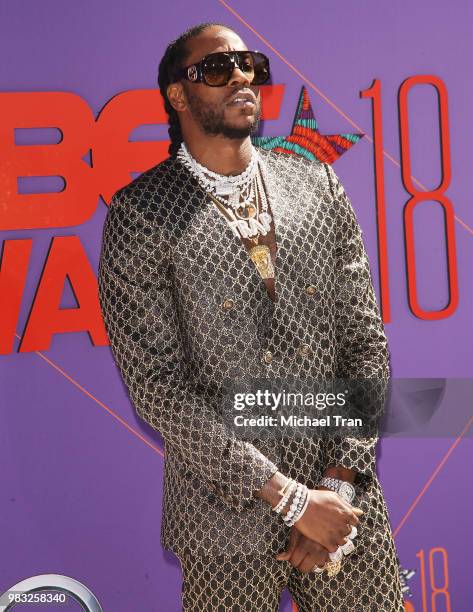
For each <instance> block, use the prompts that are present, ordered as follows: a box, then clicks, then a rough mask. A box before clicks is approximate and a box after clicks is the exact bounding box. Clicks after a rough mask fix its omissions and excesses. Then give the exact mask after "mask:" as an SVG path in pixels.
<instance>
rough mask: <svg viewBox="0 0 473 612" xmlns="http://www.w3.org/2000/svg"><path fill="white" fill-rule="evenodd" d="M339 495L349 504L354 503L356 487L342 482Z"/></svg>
mask: <svg viewBox="0 0 473 612" xmlns="http://www.w3.org/2000/svg"><path fill="white" fill-rule="evenodd" d="M338 494H339V495H340V497H343V499H344V500H345V501H347V502H350V503H351V502H352V501H353V500H354V499H355V487H354V486H353V485H352V484H350V483H349V482H342V483H341V484H340V487H339V489H338Z"/></svg>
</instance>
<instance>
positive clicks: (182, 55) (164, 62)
mask: <svg viewBox="0 0 473 612" xmlns="http://www.w3.org/2000/svg"><path fill="white" fill-rule="evenodd" d="M212 26H220V27H222V28H226V29H227V30H231V31H233V30H232V28H229V27H228V26H226V25H224V24H222V23H209V22H205V23H199V24H198V25H196V26H193V27H191V28H189V29H188V30H186V31H185V32H184V33H183V34H181V35H180V36H179V38H176V40H173V41H172V42H171V43H169V45H168V46H167V48H166V51H165V52H164V55H163V57H162V58H161V61H160V62H159V70H158V85H159V91H160V92H161V95H162V97H163V100H164V109H165V111H166V113H167V114H168V122H169V129H168V133H169V138H170V139H171V144H170V145H169V149H168V152H169V155H170V156H171V157H174V156H175V155H176V153H177V152H178V150H179V147H180V145H181V142H182V141H183V138H182V132H181V125H180V123H179V116H178V113H177V112H176V111H175V110H174V108H173V107H172V106H171V103H170V102H169V99H168V96H167V88H168V85H170V84H171V83H174V82H175V79H174V74H175V72H176V70H178V69H179V68H182V67H183V66H184V62H185V60H186V58H187V57H188V56H189V50H188V49H187V42H188V41H189V40H191V39H192V38H195V37H196V36H198V35H199V34H200V33H201V32H203V31H204V30H206V29H207V28H210V27H212Z"/></svg>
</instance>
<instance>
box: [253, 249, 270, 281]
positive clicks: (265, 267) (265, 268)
mask: <svg viewBox="0 0 473 612" xmlns="http://www.w3.org/2000/svg"><path fill="white" fill-rule="evenodd" d="M249 253H250V257H251V261H252V262H253V263H254V264H255V266H256V268H257V270H258V272H259V273H260V275H261V277H262V278H273V277H274V266H273V262H272V261H271V251H270V250H269V246H268V245H266V244H257V245H256V246H254V247H251V249H250V251H249Z"/></svg>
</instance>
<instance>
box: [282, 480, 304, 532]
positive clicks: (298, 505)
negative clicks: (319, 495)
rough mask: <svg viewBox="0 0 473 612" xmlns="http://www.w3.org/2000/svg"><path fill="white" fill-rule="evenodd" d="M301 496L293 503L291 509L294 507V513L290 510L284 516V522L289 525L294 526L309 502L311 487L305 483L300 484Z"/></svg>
mask: <svg viewBox="0 0 473 612" xmlns="http://www.w3.org/2000/svg"><path fill="white" fill-rule="evenodd" d="M299 491H300V496H299V498H298V499H297V500H295V501H294V502H293V504H292V505H291V510H292V509H293V508H294V506H295V508H294V510H293V512H292V514H290V513H289V512H288V513H287V514H286V516H284V517H283V520H284V522H285V523H286V525H287V526H288V527H292V526H293V525H294V524H295V523H296V522H297V521H298V520H299V519H300V518H301V516H302V514H303V512H305V511H306V509H307V506H308V502H309V489H308V488H307V487H306V486H305V485H300V489H299Z"/></svg>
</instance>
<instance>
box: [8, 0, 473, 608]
mask: <svg viewBox="0 0 473 612" xmlns="http://www.w3.org/2000/svg"><path fill="white" fill-rule="evenodd" d="M230 5H231V8H233V9H234V10H235V11H237V13H238V14H239V15H240V16H241V17H242V19H244V20H245V21H246V23H247V25H245V23H243V22H242V21H240V20H239V19H238V17H237V16H236V15H235V14H233V13H232V12H231V11H230V10H229V7H228V6H227V5H225V4H224V3H223V2H220V1H218V0H202V1H200V2H199V1H193V2H190V1H189V2H186V1H183V0H174V1H173V2H172V3H171V4H169V3H164V2H162V3H160V2H156V1H154V0H141V2H139V3H137V2H134V1H133V0H118V1H117V0H113V1H112V0H101V1H100V2H91V1H90V0H82V2H80V3H72V2H67V3H66V2H61V1H59V0H43V1H42V2H36V1H35V0H17V1H16V2H14V3H6V2H3V3H2V4H1V7H0V50H1V57H2V62H1V63H0V89H1V91H2V92H12V91H68V92H74V93H76V94H79V95H80V96H81V97H82V98H84V99H85V100H86V101H87V103H88V104H89V105H90V106H91V108H92V109H93V110H94V113H95V114H97V113H98V112H99V110H100V109H101V108H102V107H103V105H104V104H105V103H106V102H107V101H108V100H109V99H110V98H112V97H113V96H114V95H116V94H117V93H119V92H122V91H124V90H128V89H147V88H152V87H154V85H155V76H156V69H157V64H158V61H159V58H160V57H161V55H162V53H163V50H164V48H165V46H166V44H167V43H168V42H169V41H170V40H171V38H174V37H176V36H177V35H178V34H179V33H180V32H181V31H183V30H184V29H185V28H187V27H188V26H190V25H192V24H194V23H196V22H201V21H207V20H211V21H217V22H223V23H227V24H228V25H230V26H231V27H233V28H235V29H236V30H237V31H239V32H240V33H241V35H242V37H243V38H244V40H245V41H246V42H247V44H248V46H249V47H250V48H251V47H253V48H258V49H261V50H262V51H263V52H266V53H267V54H268V55H269V56H270V58H271V61H272V68H273V77H274V78H273V80H274V83H283V84H285V85H286V91H285V96H284V100H283V104H282V107H281V114H280V117H279V119H278V120H277V121H272V122H267V124H266V125H265V126H264V134H265V135H280V134H288V133H289V131H290V128H291V124H292V120H293V116H294V112H295V108H296V103H297V99H298V95H299V92H300V88H301V86H302V85H303V84H304V83H305V85H306V86H307V88H308V91H309V95H310V97H311V101H312V105H313V107H314V110H315V114H316V118H317V120H318V123H319V127H320V131H321V132H322V133H326V134H336V133H346V132H353V131H357V130H356V129H354V128H353V126H352V125H350V123H349V121H348V120H347V117H349V118H351V120H353V121H354V122H356V123H357V124H358V125H359V126H361V128H362V130H363V131H364V132H365V133H366V134H369V135H372V121H371V103H370V101H369V100H364V99H361V98H360V97H359V92H360V90H363V89H366V88H368V87H369V86H370V85H371V83H372V81H373V79H375V78H377V79H380V80H381V82H382V88H383V97H382V101H383V127H384V148H385V150H386V151H387V152H388V153H389V154H390V155H391V156H392V160H394V161H392V160H391V159H388V158H386V157H385V159H384V163H385V181H386V202H387V224H388V249H389V264H390V288H391V308H392V321H391V322H390V323H388V324H387V325H386V331H387V334H388V337H389V341H390V349H391V353H392V365H393V374H394V375H395V376H397V377H401V376H403V377H453V378H461V377H464V378H471V377H472V364H473V348H472V336H473V334H472V332H471V307H472V304H473V290H472V283H471V264H470V262H471V258H472V256H473V230H472V229H471V228H472V227H473V213H472V209H471V203H470V199H471V198H470V196H469V195H468V194H469V193H470V183H469V178H470V172H471V169H470V167H469V162H470V158H471V153H470V142H471V138H472V136H473V134H472V127H471V108H473V85H472V82H471V77H470V73H471V57H472V56H473V41H472V37H471V23H473V5H472V4H471V3H470V2H468V1H467V0H458V1H457V2H456V3H454V4H452V5H450V6H448V8H447V6H446V4H445V2H439V1H438V0H435V1H432V0H418V2H416V3H415V6H414V5H413V3H412V2H406V1H404V0H402V1H399V2H396V3H387V2H379V1H378V0H365V1H364V2H361V3H360V2H338V3H328V2H322V1H320V0H316V1H313V0H312V1H310V0H301V1H299V2H283V1H281V0H273V2H271V3H269V2H261V1H260V2H255V0H252V1H250V0H231V1H230ZM257 33H259V35H260V36H262V37H264V39H265V40H266V41H267V42H268V43H269V44H270V45H271V46H272V47H273V49H271V48H269V47H268V45H267V44H266V43H265V42H264V41H263V40H261V39H260V38H259V37H258V34H257ZM274 50H277V52H279V54H280V56H278V55H276V53H275V51H274ZM283 58H284V59H285V60H286V61H284V59H283ZM297 71H298V73H299V74H298V73H297ZM417 74H433V75H436V76H437V77H439V78H441V79H442V80H443V81H444V83H445V84H446V87H447V89H448V93H449V119H450V136H451V152H452V182H451V185H450V187H449V188H448V191H447V194H448V196H449V197H450V199H451V201H452V202H453V205H454V208H455V214H456V217H457V220H456V222H455V234H456V245H457V258H458V274H459V281H458V282H459V289H460V301H459V305H458V308H457V309H456V311H455V312H454V313H453V315H452V316H450V317H449V318H447V319H444V320H439V321H424V320H420V319H418V318H417V317H415V316H414V315H413V314H412V312H411V311H410V309H409V307H408V302H407V281H406V266H405V254H404V237H403V225H402V211H403V206H404V204H405V202H406V201H407V199H408V195H407V193H406V192H405V190H404V189H403V187H402V182H401V172H400V168H399V166H398V164H397V163H395V161H396V160H397V161H399V160H400V145H399V128H398V111H397V93H398V89H399V87H400V85H401V83H402V81H403V80H405V79H406V78H407V77H409V76H412V75H417ZM304 78H305V79H307V81H304ZM335 106H336V107H338V109H339V110H337V108H335ZM409 109H410V134H411V150H412V160H413V162H412V164H413V165H412V172H413V175H414V176H415V177H416V178H417V179H419V180H420V181H421V182H422V183H423V184H425V185H435V184H437V183H438V182H439V177H440V169H439V136H438V116H437V99H436V94H435V91H434V90H433V89H432V88H430V87H427V86H424V87H418V88H417V89H416V90H415V91H413V92H412V93H411V95H410V97H409ZM340 111H343V113H345V115H346V116H343V115H342V114H341V112H340ZM0 121H1V119H0ZM31 138H33V136H32V137H31ZM30 142H33V140H31V141H30ZM334 167H335V170H336V172H337V173H338V174H339V176H340V177H341V179H342V182H343V183H344V185H345V187H346V190H347V192H348V194H349V195H350V197H351V200H352V202H353V206H354V208H355V210H356V212H357V215H358V218H359V221H360V223H361V226H362V228H363V231H364V236H365V242H366V245H367V249H368V252H369V256H370V260H371V263H372V270H373V275H374V280H375V285H376V289H377V294H378V297H379V295H380V293H379V277H378V273H377V270H378V268H377V261H378V259H377V242H376V214H375V210H376V209H375V196H374V168H373V145H372V144H371V143H370V142H369V140H368V139H366V138H365V139H362V141H361V142H360V143H358V144H357V145H355V146H354V147H353V148H352V149H351V150H350V151H349V152H348V153H346V154H345V155H344V156H343V157H342V158H341V159H340V160H339V161H337V162H336V163H335V166H334ZM0 202H1V196H0ZM440 210H441V209H440V208H438V205H435V204H431V205H426V206H425V207H423V208H422V210H421V209H419V210H418V211H417V212H416V215H415V220H416V230H417V231H416V253H417V270H418V287H419V291H420V295H421V296H422V297H421V303H422V305H423V307H425V308H428V309H434V308H435V309H440V308H442V307H443V305H444V304H445V303H446V301H447V297H448V293H447V283H446V274H445V249H444V233H445V232H444V229H443V225H442V224H443V215H442V214H441V211H440ZM105 214H106V206H105V205H104V204H103V202H100V203H99V206H98V207H97V210H96V212H95V214H94V216H93V217H92V218H91V219H90V220H89V221H88V222H87V223H85V224H83V225H81V226H76V227H73V228H64V229H60V230H58V229H51V230H49V229H47V230H24V231H15V232H3V233H0V239H1V240H2V241H3V240H6V239H14V238H32V239H33V252H32V260H31V264H30V267H29V271H28V277H27V284H26V288H25V292H24V296H23V301H22V307H21V313H20V320H19V324H18V326H17V331H18V333H19V334H20V333H21V332H22V330H23V328H24V325H25V322H26V319H27V316H28V312H29V309H30V305H31V301H32V298H33V295H34V292H35V290H36V286H37V283H38V279H39V276H40V273H41V270H42V267H43V264H44V259H45V257H46V253H47V250H48V247H49V243H50V240H51V237H52V236H58V235H64V236H68V235H77V236H79V237H80V239H81V241H82V243H83V245H84V248H85V251H86V253H87V256H88V258H89V260H90V261H91V263H92V265H93V268H94V270H95V271H96V270H97V264H98V255H99V248H100V241H101V230H102V224H103V221H104V218H105ZM0 304H1V296H0ZM75 305H76V303H75V300H74V298H73V295H72V292H71V291H70V288H69V287H65V292H64V298H63V302H62V306H64V307H73V306H75ZM17 344H18V342H17V343H16V345H17ZM15 350H16V349H15ZM46 359H47V360H46ZM55 365H56V366H58V367H59V368H61V370H62V371H59V370H58V369H57V368H56V367H55ZM64 373H65V374H67V375H68V376H69V377H70V378H66V377H65V375H64ZM71 379H73V381H75V382H76V383H78V384H79V385H80V386H81V387H78V386H77V385H76V384H74V383H73V382H72V381H71ZM87 392H88V393H89V394H90V395H88V394H87ZM91 396H93V397H91ZM94 398H96V399H94ZM97 400H98V401H99V402H102V403H103V404H104V405H105V406H106V407H109V408H110V409H111V410H113V411H114V412H115V413H116V414H118V415H119V416H120V417H121V418H122V419H123V420H124V421H125V422H126V423H129V424H130V425H131V426H132V427H133V428H134V429H135V430H137V431H139V432H140V433H141V434H142V436H143V439H140V438H138V437H137V436H135V435H133V433H132V432H130V431H129V430H128V429H127V428H126V427H125V426H124V424H123V423H121V422H119V421H118V420H117V419H114V418H113V417H112V416H111V415H110V414H109V413H108V412H107V411H106V410H105V409H104V408H103V406H101V405H100V404H99V403H98V402H97ZM0 402H1V405H0V466H1V467H0V483H1V487H0V538H1V540H0V542H1V544H0V551H1V552H0V592H3V591H4V590H6V589H7V588H8V587H10V586H12V585H13V584H15V583H16V582H18V581H20V580H21V579H24V578H26V577H29V576H33V575H36V574H43V573H59V574H66V575H68V576H72V577H74V578H76V579H78V580H80V581H81V582H83V583H84V584H86V585H87V586H88V587H89V588H90V589H91V590H92V591H93V592H94V593H95V594H96V595H97V597H98V598H99V600H100V602H101V603H102V606H103V608H104V610H105V611H112V612H125V611H128V610H138V609H139V610H145V611H146V612H148V611H150V612H154V611H159V612H161V611H166V612H171V611H175V610H179V609H180V600H179V592H180V570H179V566H178V564H177V562H176V561H175V560H174V558H173V557H172V555H170V554H168V553H164V552H163V551H162V549H161V546H160V543H159V526H160V514H161V487H162V468H163V459H162V457H161V456H160V454H159V453H158V452H157V451H155V450H153V448H151V447H150V446H149V445H147V444H146V443H145V440H146V439H147V440H150V441H151V443H152V444H153V445H155V446H159V445H160V443H161V441H160V439H159V436H158V435H156V434H155V432H153V431H152V430H151V429H150V428H148V427H147V426H146V425H144V423H143V422H141V421H140V420H139V419H138V417H137V416H136V415H135V413H134V410H133V408H132V406H131V404H130V401H129V399H128V396H127V394H126V391H125V389H124V387H123V384H122V382H121V379H120V376H119V374H118V371H117V370H116V369H115V367H114V364H113V361H112V357H111V353H110V349H109V347H93V346H92V345H91V342H90V339H89V336H88V335H87V334H86V333H68V334H57V335H55V336H54V338H53V341H52V343H51V347H50V349H49V350H48V351H44V352H41V353H36V352H32V353H23V354H18V353H16V352H14V353H12V354H10V355H3V356H2V357H1V360H0ZM460 429H461V428H460ZM459 432H460V430H459ZM444 459H445V460H444ZM471 460H472V449H471V437H469V435H468V433H467V434H466V435H465V436H463V438H462V439H461V440H459V441H458V443H456V442H455V439H452V438H438V439H429V440H427V439H409V440H407V439H388V440H384V441H383V442H382V444H381V446H380V457H379V474H380V478H381V482H382V484H383V488H384V491H385V495H386V499H387V503H388V507H389V510H390V516H391V521H392V525H393V529H395V532H396V533H395V535H396V543H397V547H398V550H399V554H400V558H401V563H402V565H403V566H404V567H407V568H412V569H416V570H417V573H416V575H415V577H414V578H413V579H412V580H410V582H409V584H410V586H411V588H412V591H413V593H414V597H413V598H412V600H410V601H411V607H410V608H409V609H410V610H413V609H415V610H416V611H421V610H422V611H424V610H425V611H427V610H428V611H429V612H430V611H431V610H434V609H436V610H448V609H451V610H454V611H455V612H460V611H467V610H470V609H471V601H472V595H473V593H472V588H471V577H470V574H471V570H470V569H469V567H470V565H471V564H470V563H469V561H468V558H467V552H466V550H467V545H468V543H469V542H471V537H472V526H471V508H472V501H473V500H472V479H471V476H470V473H469V471H468V470H466V469H465V467H466V466H468V465H471V463H470V462H471ZM439 465H440V469H439V470H438V469H437V467H438V466H439ZM432 475H433V476H434V477H433V478H431V477H432ZM413 503H415V505H414V507H412V504H413ZM437 548H440V549H445V551H446V552H445V553H442V552H441V551H439V552H437V553H434V569H435V576H434V577H432V576H431V573H430V572H429V567H428V565H429V564H428V558H429V554H432V552H431V551H432V550H433V549H437ZM420 551H424V555H425V559H426V570H425V591H424V599H425V601H424V602H423V588H422V572H421V562H420V556H419V555H420V554H421V553H420ZM442 554H445V555H446V558H447V561H448V593H449V596H450V600H451V606H450V608H448V606H447V602H446V597H445V595H442V594H439V595H437V598H436V599H435V600H434V603H436V608H434V604H433V603H432V599H431V598H432V584H434V585H436V586H437V588H441V587H442V585H443V584H444V582H443V581H444V580H445V576H444V575H443V570H442ZM467 568H468V569H467ZM431 581H433V582H431ZM25 609H26V607H25ZM28 609H30V608H28ZM70 609H78V608H77V606H76V608H72V607H71V608H70ZM281 609H282V610H284V611H285V612H288V611H289V610H290V602H289V599H288V597H287V596H285V598H284V601H283V603H282V607H281ZM357 612H358V611H357Z"/></svg>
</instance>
